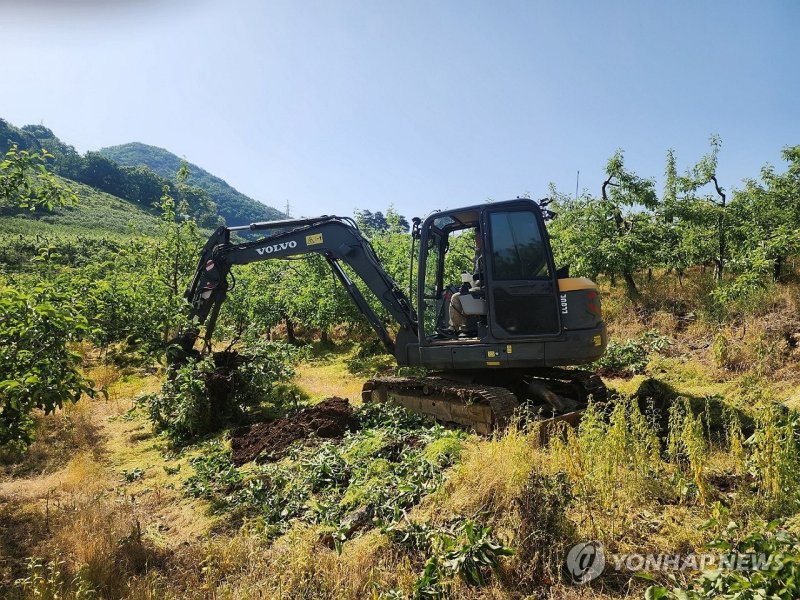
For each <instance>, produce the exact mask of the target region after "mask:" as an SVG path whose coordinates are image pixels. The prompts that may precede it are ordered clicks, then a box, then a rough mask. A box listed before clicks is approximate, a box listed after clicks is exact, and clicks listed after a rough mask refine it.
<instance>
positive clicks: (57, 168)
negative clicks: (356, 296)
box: [0, 119, 282, 227]
mask: <svg viewBox="0 0 800 600" xmlns="http://www.w3.org/2000/svg"><path fill="white" fill-rule="evenodd" d="M12 144H16V145H17V146H18V148H19V149H20V150H28V151H31V152H40V151H42V150H46V151H47V152H49V153H50V154H51V155H52V159H51V160H50V162H49V163H48V169H49V170H51V171H53V172H54V173H55V174H57V175H60V176H61V177H64V178H66V179H70V180H73V181H77V182H80V183H83V184H85V185H87V186H89V187H92V188H95V189H97V190H99V191H101V192H105V193H107V194H111V195H112V196H116V197H118V198H122V199H123V200H127V201H129V202H132V203H134V204H136V205H137V206H138V207H139V208H141V209H143V210H145V211H149V212H153V211H154V206H155V204H156V203H158V201H159V199H160V197H161V196H162V194H163V190H164V187H165V186H167V187H168V188H169V191H170V194H172V195H173V196H175V197H179V198H181V199H184V200H186V202H187V204H188V210H189V213H190V214H191V215H192V216H193V217H194V218H195V219H196V220H197V222H198V224H200V225H201V226H203V227H215V226H216V225H217V224H218V223H219V221H220V217H221V218H222V219H224V220H225V222H226V223H228V224H238V223H243V222H244V223H249V222H252V221H264V220H271V219H277V218H280V217H281V216H282V214H281V213H280V212H279V211H277V210H276V209H274V208H272V207H270V206H267V205H265V204H262V203H260V202H257V201H255V200H253V199H252V198H248V197H247V196H245V195H244V194H241V193H239V192H238V191H236V190H235V189H234V188H232V187H231V186H229V185H228V184H227V183H226V182H225V181H223V180H222V179H219V178H218V177H214V176H213V175H211V174H210V173H208V172H207V171H204V170H203V169H200V168H199V167H197V166H195V165H192V164H189V165H188V166H189V170H190V179H189V181H188V185H183V186H181V187H180V190H179V189H178V187H177V185H176V174H177V170H178V168H179V167H180V164H181V159H179V158H178V157H177V156H175V155H174V154H171V153H169V152H167V151H166V150H162V149H160V148H154V147H152V146H146V145H144V144H127V145H125V146H117V147H116V148H126V147H129V146H135V147H141V148H143V149H152V150H157V151H159V156H162V155H163V156H168V157H171V158H172V159H174V168H173V169H172V170H170V169H168V168H165V167H164V164H163V163H164V162H165V161H163V160H161V161H150V160H145V159H142V160H138V159H132V160H133V161H134V162H133V163H132V164H128V163H127V162H124V161H118V160H116V159H115V158H114V157H113V156H110V155H111V154H113V153H114V149H113V148H111V149H106V151H102V152H92V151H89V152H86V154H84V155H81V154H79V153H78V152H77V151H76V150H75V148H74V147H73V146H70V145H69V144H66V143H64V142H63V141H61V140H60V139H59V138H58V137H57V136H56V135H55V134H54V133H53V131H52V130H50V129H48V128H47V127H45V126H43V125H25V126H24V127H21V128H18V127H15V126H13V125H11V124H10V123H8V122H7V121H4V120H3V119H0V155H2V154H3V153H5V152H6V150H8V148H10V147H11V145H12ZM145 154H147V153H146V152H142V153H137V154H136V156H142V157H143V156H144V155H145ZM129 158H130V155H129ZM151 162H153V164H159V165H160V166H159V169H155V168H153V167H151V166H149V163H151ZM169 164H170V165H172V164H173V163H172V162H170V163H169Z"/></svg>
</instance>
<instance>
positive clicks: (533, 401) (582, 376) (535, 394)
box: [362, 368, 607, 441]
mask: <svg viewBox="0 0 800 600" xmlns="http://www.w3.org/2000/svg"><path fill="white" fill-rule="evenodd" d="M490 375H491V378H490V377H489V376H490ZM483 379H484V380H479V377H477V376H475V375H473V374H466V373H440V374H434V375H431V376H428V377H384V378H376V379H370V380H369V381H367V382H366V383H365V384H364V387H363V390H362V399H363V400H364V402H391V403H392V404H398V405H400V406H403V407H405V408H407V409H408V410H410V411H411V412H414V413H417V414H422V415H427V416H431V417H433V418H435V419H436V420H437V421H439V422H441V423H444V424H447V425H454V426H457V427H463V428H466V429H470V430H473V431H475V432H476V433H478V434H482V435H488V434H490V433H492V432H493V431H496V430H498V429H502V428H503V427H505V426H506V425H508V423H509V422H510V421H511V419H512V418H514V417H515V416H519V417H520V418H522V419H526V420H535V421H537V422H539V423H541V428H540V431H541V432H542V441H544V440H545V439H546V437H547V435H548V432H549V431H551V430H552V429H553V427H554V426H555V425H556V424H558V423H561V422H565V423H567V424H569V425H571V426H575V425H577V424H578V422H579V421H580V418H581V415H582V413H583V409H584V408H585V407H586V405H587V404H588V402H589V400H590V399H593V400H594V401H595V402H602V401H604V400H605V399H606V396H607V390H606V387H605V384H603V382H602V380H601V379H600V378H599V377H598V376H597V375H595V374H594V373H591V372H588V371H579V370H567V369H555V368H548V369H534V370H529V371H525V372H510V373H509V372H507V373H503V372H498V371H494V372H492V373H489V374H484V375H483Z"/></svg>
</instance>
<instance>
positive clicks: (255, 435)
mask: <svg viewBox="0 0 800 600" xmlns="http://www.w3.org/2000/svg"><path fill="white" fill-rule="evenodd" d="M359 428H360V424H359V422H358V419H356V417H355V415H354V414H353V407H351V406H350V402H349V401H348V400H345V399H343V398H337V397H333V398H328V399H326V400H323V401H322V402H320V403H319V404H315V405H314V406H310V407H308V408H304V409H303V410H301V411H300V412H298V413H296V414H294V415H291V416H288V417H283V418H281V419H275V420H274V421H267V422H264V423H256V424H254V425H251V426H249V427H247V428H244V429H241V430H239V431H238V432H236V434H235V435H234V437H233V439H232V440H231V449H232V450H233V462H234V463H235V464H236V465H239V466H240V465H243V464H245V463H247V462H250V461H252V460H256V459H258V460H259V462H268V461H273V460H278V459H280V458H281V457H283V456H285V455H286V452H287V450H288V449H289V446H291V445H292V444H293V443H294V442H297V441H300V440H308V439H314V438H329V439H330V438H334V439H335V438H341V437H342V436H343V435H344V434H345V433H346V432H348V431H357V430H358V429H359Z"/></svg>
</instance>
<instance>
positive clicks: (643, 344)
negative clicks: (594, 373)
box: [594, 331, 670, 375]
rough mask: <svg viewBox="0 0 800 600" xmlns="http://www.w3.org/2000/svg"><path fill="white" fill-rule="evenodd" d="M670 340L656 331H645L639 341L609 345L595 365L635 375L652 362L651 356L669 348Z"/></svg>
mask: <svg viewBox="0 0 800 600" xmlns="http://www.w3.org/2000/svg"><path fill="white" fill-rule="evenodd" d="M669 343H670V342H669V340H668V339H667V338H666V337H664V336H662V335H660V334H659V333H658V332H656V331H645V332H644V333H643V334H642V335H641V336H640V337H639V339H636V340H625V341H624V342H616V341H614V340H612V341H610V342H609V343H608V347H607V348H606V353H605V354H604V355H603V357H602V358H601V359H600V360H598V361H597V362H595V363H594V365H595V367H597V368H599V369H603V370H606V371H611V372H620V373H623V374H629V375H635V374H636V373H641V372H642V371H644V369H645V367H647V363H648V362H650V355H651V354H652V353H654V352H661V351H662V350H665V349H666V348H667V347H668V346H669Z"/></svg>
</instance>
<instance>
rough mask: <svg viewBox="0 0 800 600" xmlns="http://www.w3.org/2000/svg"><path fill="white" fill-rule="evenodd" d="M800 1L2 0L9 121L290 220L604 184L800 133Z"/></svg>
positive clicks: (747, 165) (741, 161)
mask: <svg viewBox="0 0 800 600" xmlns="http://www.w3.org/2000/svg"><path fill="white" fill-rule="evenodd" d="M798 31H800V2H797V1H795V0H785V1H763V2H737V1H733V0H724V1H723V0H720V1H711V0H707V1H703V2H697V1H686V2H681V1H673V2H656V1H652V0H630V1H609V2H596V1H578V0H569V1H552V2H550V1H548V2H543V1H534V0H528V1H516V0H496V1H494V2H489V1H488V0H487V1H483V2H477V1H472V0H453V1H445V0H433V1H432V0H403V1H393V2H390V1H388V0H364V1H356V0H353V1H350V0H340V1H335V0H285V1H284V0H281V1H273V0H229V1H227V2H211V1H206V0H195V1H185V0H174V1H161V2H159V1H156V0H103V1H101V0H0V32H2V34H0V54H1V55H2V57H3V59H2V66H0V117H1V118H4V119H6V120H8V121H10V122H11V123H12V124H14V125H17V126H22V125H25V124H29V123H35V124H39V123H41V124H44V125H46V126H48V127H50V128H51V129H53V131H54V132H55V133H56V135H58V136H59V137H60V138H61V139H62V140H64V141H65V142H67V143H70V144H72V145H74V146H75V147H76V148H77V149H78V150H79V151H80V152H85V151H87V150H97V149H99V148H102V147H104V146H110V145H115V144H122V143H125V142H132V141H139V142H143V143H146V144H152V145H156V146H161V147H163V148H166V149H168V150H170V151H172V152H174V153H175V154H178V155H179V156H183V157H185V158H186V159H187V160H189V161H190V162H193V163H195V164H197V165H199V166H201V167H203V168H205V169H206V170H208V171H210V172H211V173H213V174H215V175H218V176H220V177H222V178H224V179H226V180H227V181H228V182H229V183H230V184H231V185H233V186H234V187H236V188H237V189H239V190H240V191H242V192H244V193H245V194H248V195H250V196H252V197H254V198H256V199H258V200H260V201H262V202H265V203H267V204H269V205H272V206H275V207H278V208H284V207H285V205H286V202H287V201H288V202H289V205H290V210H291V213H292V215H293V216H313V215H319V214H340V215H350V214H352V212H353V210H354V209H355V208H366V209H369V210H372V211H375V210H385V209H386V207H388V206H389V205H390V204H392V205H394V207H395V208H396V209H397V210H398V211H399V212H400V213H401V214H403V215H406V216H407V217H409V218H410V217H412V216H421V217H424V216H425V215H427V214H429V213H430V212H431V211H433V210H435V209H444V208H448V207H449V208H453V207H457V206H461V205H469V204H476V203H481V202H483V201H485V200H487V199H494V200H505V199H509V198H514V197H516V196H519V195H523V194H530V195H531V196H532V197H535V198H540V197H544V196H546V195H547V193H548V184H549V183H550V182H553V183H554V184H555V185H556V186H557V188H558V189H559V191H562V192H566V193H574V192H575V188H576V179H577V174H578V171H580V181H579V186H580V188H581V189H582V190H583V189H585V190H587V191H588V192H590V193H593V194H598V193H599V189H600V185H601V184H602V181H603V169H604V166H605V163H606V161H607V160H608V158H609V157H610V156H611V155H612V154H613V152H614V151H615V150H616V149H617V148H622V149H624V151H625V159H626V165H627V166H628V167H630V168H631V169H633V170H635V171H636V173H637V174H639V175H641V176H645V177H653V178H655V180H656V182H657V185H658V188H659V189H660V188H661V185H662V182H663V172H664V161H665V155H666V151H667V149H668V148H673V149H674V150H675V153H676V157H677V161H678V168H679V170H681V171H683V170H685V169H686V168H687V167H689V166H690V165H691V164H693V163H694V162H696V161H697V160H699V159H700V158H701V157H702V155H703V154H705V153H706V152H708V150H709V145H708V138H709V136H710V135H711V134H712V133H716V134H719V135H720V136H721V138H722V150H721V153H720V157H719V168H718V178H719V180H720V183H721V184H722V185H723V187H725V188H726V189H727V190H731V189H734V188H736V187H741V186H742V180H743V179H744V178H746V177H757V176H758V174H759V171H760V169H761V167H762V166H763V165H764V164H765V163H771V164H773V165H776V166H777V167H778V168H779V170H782V166H783V163H782V160H781V154H780V152H781V149H782V148H783V147H784V146H786V145H795V144H800V68H798V65H797V56H798V48H799V47H800V42H799V41H798V40H799V39H800V38H799V37H798Z"/></svg>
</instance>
